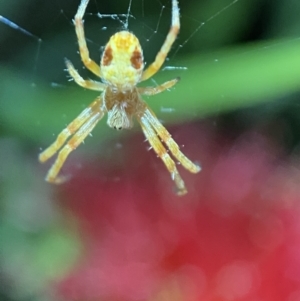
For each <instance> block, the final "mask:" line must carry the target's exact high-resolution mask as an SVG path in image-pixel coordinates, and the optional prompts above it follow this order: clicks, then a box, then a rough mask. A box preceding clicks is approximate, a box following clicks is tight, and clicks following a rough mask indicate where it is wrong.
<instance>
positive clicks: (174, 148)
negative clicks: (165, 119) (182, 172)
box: [143, 107, 201, 173]
mask: <svg viewBox="0 0 300 301" xmlns="http://www.w3.org/2000/svg"><path fill="white" fill-rule="evenodd" d="M143 116H144V117H145V118H146V119H147V120H149V123H150V124H151V125H152V126H153V128H154V130H155V132H156V133H157V135H158V136H159V137H160V138H161V139H162V141H163V142H164V143H165V144H166V145H167V146H168V148H169V150H170V151H171V153H172V155H173V156H174V157H175V158H176V159H177V160H178V161H179V162H180V163H181V165H182V166H183V167H184V168H186V169H187V170H188V171H190V172H192V173H197V172H199V171H200V170H201V167H200V166H199V165H197V164H195V163H193V162H192V161H191V160H189V159H188V158H187V157H186V156H185V155H184V154H183V153H182V152H181V151H180V148H179V146H178V144H177V143H176V142H175V141H174V139H173V138H172V136H171V135H170V133H169V132H168V131H167V129H166V128H165V127H164V126H163V125H162V124H161V123H160V122H159V120H158V119H157V117H156V116H155V114H154V113H153V112H152V110H151V109H150V108H149V107H147V108H146V109H145V113H144V115H143Z"/></svg>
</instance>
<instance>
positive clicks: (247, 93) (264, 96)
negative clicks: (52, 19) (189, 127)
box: [0, 40, 300, 144]
mask: <svg viewBox="0 0 300 301" xmlns="http://www.w3.org/2000/svg"><path fill="white" fill-rule="evenodd" d="M299 49H300V41H299V40H295V41H275V42H274V43H269V44H268V45H266V43H263V44H262V43H259V44H256V45H248V46H246V47H240V48H235V49H226V50H223V51H220V52H217V53H213V54H206V55H203V54H202V55H195V56H193V57H187V58H185V59H182V60H178V61H176V63H177V65H178V66H186V67H187V70H186V71H182V70H175V71H172V72H166V71H165V72H162V71H161V72H159V73H158V75H157V76H156V77H155V80H156V81H157V82H158V83H162V82H163V81H164V80H168V79H170V78H172V77H175V76H178V75H181V77H182V80H181V82H180V83H179V84H178V85H177V86H176V88H174V89H172V91H170V92H165V93H162V94H160V95H157V96H152V97H151V98H150V97H149V99H148V98H147V99H146V101H147V102H148V103H149V104H150V106H151V107H153V108H154V110H155V111H156V112H157V115H158V116H159V118H161V117H162V114H161V113H160V112H159V109H160V107H161V106H163V107H171V108H174V111H175V112H172V114H164V115H163V118H164V120H167V121H172V122H178V121H180V122H182V121H185V120H191V119H196V118H200V117H203V116H208V115H214V114H219V113H221V112H224V111H228V110H235V109H238V108H242V107H249V106H253V105H255V104H258V103H262V102H266V101H270V100H273V99H276V98H278V97H281V96H282V95H285V94H289V93H292V92H294V91H297V90H299V89H300V56H299ZM0 80H1V82H2V85H3V89H2V94H1V112H0V118H1V123H2V126H3V125H4V126H5V127H6V128H7V130H11V131H14V132H16V133H18V134H21V135H23V136H24V137H27V138H30V139H31V140H34V141H36V142H38V143H39V144H40V143H41V141H48V142H49V141H51V140H52V137H50V138H49V135H50V134H51V133H52V134H53V135H56V134H57V133H58V132H59V131H60V130H62V129H63V127H65V125H66V124H67V123H68V122H70V121H71V120H73V119H74V118H75V117H76V115H78V114H79V113H80V112H81V111H82V110H83V108H84V107H85V106H86V105H88V104H89V103H90V102H91V101H92V100H93V99H95V97H96V96H97V92H92V91H84V90H83V89H81V88H80V87H77V86H76V84H75V83H74V88H72V89H53V88H52V89H51V88H49V87H48V86H47V87H46V86H44V85H43V84H42V83H38V82H37V83H36V84H35V86H32V83H31V82H29V81H28V80H27V78H26V77H22V75H21V77H20V74H16V73H14V72H12V71H11V70H7V69H5V68H3V67H2V68H1V71H0ZM147 84H148V85H150V84H149V83H147ZM82 100H84V103H83V101H82ZM94 132H95V134H96V133H98V134H97V135H98V136H99V135H100V134H101V139H104V138H107V137H108V135H109V137H111V135H114V134H115V133H116V131H113V130H108V127H107V126H106V125H105V124H104V122H103V121H102V122H101V124H100V125H98V127H97V129H96V130H95V131H94ZM94 132H93V134H94ZM43 143H44V142H43Z"/></svg>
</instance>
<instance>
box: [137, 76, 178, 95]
mask: <svg viewBox="0 0 300 301" xmlns="http://www.w3.org/2000/svg"><path fill="white" fill-rule="evenodd" d="M179 80H180V78H179V77H177V78H174V79H172V80H169V81H167V82H165V83H163V84H161V85H159V86H157V87H138V92H139V93H140V94H144V95H155V94H158V93H161V92H163V91H165V90H167V89H170V88H172V87H173V86H174V85H175V84H177V83H178V81H179Z"/></svg>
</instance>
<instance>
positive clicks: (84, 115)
mask: <svg viewBox="0 0 300 301" xmlns="http://www.w3.org/2000/svg"><path fill="white" fill-rule="evenodd" d="M101 104H102V98H101V96H99V97H98V98H97V99H96V100H95V101H93V102H92V103H91V104H90V105H89V106H88V107H87V108H86V109H84V110H83V111H82V112H81V113H80V114H79V116H77V117H76V118H75V119H74V120H73V121H72V122H71V123H70V124H69V125H68V126H67V127H66V128H65V129H64V130H62V132H61V133H60V134H59V135H58V136H57V138H56V140H55V141H54V142H53V143H52V144H51V145H50V146H49V147H48V148H46V149H45V150H44V151H43V152H42V153H41V154H40V155H39V160H40V162H45V161H47V160H48V159H50V158H51V157H52V156H53V155H54V154H55V153H56V152H57V151H58V150H59V149H60V148H61V147H62V146H63V144H64V143H65V141H66V140H67V139H68V138H69V137H70V136H71V135H73V134H74V133H75V132H76V131H77V130H78V129H79V128H80V127H81V126H82V125H83V124H84V123H85V122H86V121H87V120H88V119H89V118H91V117H92V116H93V115H94V114H95V113H97V112H98V111H99V110H100V109H99V108H101Z"/></svg>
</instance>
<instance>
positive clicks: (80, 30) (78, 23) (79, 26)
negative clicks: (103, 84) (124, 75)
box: [73, 0, 100, 77]
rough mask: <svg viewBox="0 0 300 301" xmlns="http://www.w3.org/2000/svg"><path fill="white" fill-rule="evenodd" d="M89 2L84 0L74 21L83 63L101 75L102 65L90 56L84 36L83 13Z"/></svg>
mask: <svg viewBox="0 0 300 301" xmlns="http://www.w3.org/2000/svg"><path fill="white" fill-rule="evenodd" d="M88 3H89V0H82V1H81V3H80V5H79V7H78V10H77V13H76V15H75V19H74V21H73V23H74V25H75V31H76V35H77V39H78V45H79V52H80V57H81V60H82V62H83V64H84V65H85V66H86V67H87V68H88V69H89V70H90V71H91V72H93V73H94V74H96V75H97V76H99V77H100V66H99V65H98V64H96V63H95V62H94V61H93V60H92V59H90V56H89V50H88V48H87V45H86V40H85V36H84V27H83V20H82V19H83V15H84V13H85V10H86V7H87V5H88Z"/></svg>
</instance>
